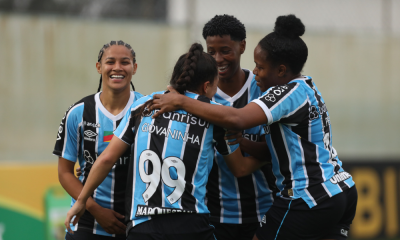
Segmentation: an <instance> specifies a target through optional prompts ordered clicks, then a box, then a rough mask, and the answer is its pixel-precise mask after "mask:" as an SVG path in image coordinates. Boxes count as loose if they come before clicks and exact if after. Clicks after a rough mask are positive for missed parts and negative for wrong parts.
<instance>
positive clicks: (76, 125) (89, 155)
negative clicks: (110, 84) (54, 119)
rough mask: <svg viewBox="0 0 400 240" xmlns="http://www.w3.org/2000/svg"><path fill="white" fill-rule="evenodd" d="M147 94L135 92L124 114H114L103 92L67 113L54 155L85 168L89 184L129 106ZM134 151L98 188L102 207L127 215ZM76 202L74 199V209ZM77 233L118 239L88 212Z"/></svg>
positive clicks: (81, 102)
mask: <svg viewBox="0 0 400 240" xmlns="http://www.w3.org/2000/svg"><path fill="white" fill-rule="evenodd" d="M142 96H143V95H142V94H140V93H138V92H131V95H130V98H129V101H128V103H127V105H126V107H125V108H124V110H123V111H122V112H120V113H119V114H118V115H116V116H114V115H112V114H111V113H110V112H109V111H107V109H106V108H105V107H104V106H103V104H102V103H101V101H100V93H97V94H94V95H90V96H87V97H85V98H83V99H82V100H80V101H79V102H77V103H75V104H73V105H72V106H71V107H70V108H69V109H68V110H67V112H66V113H65V115H64V117H63V119H62V121H61V124H60V127H59V131H58V134H57V141H56V144H55V147H54V151H53V154H54V155H57V156H59V157H62V158H65V159H67V160H69V161H72V162H76V161H77V160H78V162H79V166H80V167H81V169H82V175H81V176H80V177H79V180H80V181H81V182H82V184H85V182H86V179H87V176H88V174H89V172H90V169H91V168H92V166H93V164H94V162H95V161H96V158H97V156H99V155H100V154H101V153H102V152H103V151H104V149H105V148H106V147H107V146H108V143H109V141H110V140H111V138H112V136H113V135H112V134H113V131H114V130H115V129H116V128H117V126H118V124H119V123H120V122H121V120H122V118H123V117H124V116H125V114H126V112H127V111H128V110H129V109H130V108H129V107H130V106H131V105H132V104H133V103H134V102H135V101H136V100H137V99H139V98H141V97H142ZM129 156H130V149H128V150H127V151H126V152H125V153H124V154H123V156H121V158H120V159H119V160H118V162H117V163H116V164H115V166H114V167H113V168H112V170H111V171H110V172H109V173H108V175H107V177H106V179H105V180H104V181H103V182H102V183H101V184H100V185H99V186H98V187H97V188H96V190H95V191H94V193H93V195H92V197H93V199H94V200H95V201H96V202H97V203H98V204H99V205H100V206H102V207H104V208H108V209H113V210H114V211H116V212H118V213H120V214H122V215H124V214H125V189H126V178H127V174H128V171H127V164H128V162H129ZM74 203H75V200H74V199H72V203H71V206H72V205H73V204H74ZM72 229H73V230H74V231H77V230H78V229H79V230H83V231H90V232H93V234H98V235H104V236H114V235H112V234H109V233H107V232H105V231H104V229H103V228H102V227H101V226H100V225H99V224H98V223H97V221H96V220H95V219H94V218H93V216H92V215H91V214H90V213H89V212H88V211H86V212H85V214H84V215H83V216H82V217H81V219H80V220H79V222H78V224H77V225H76V226H74V227H73V228H72Z"/></svg>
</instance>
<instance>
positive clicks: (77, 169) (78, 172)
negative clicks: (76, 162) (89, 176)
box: [76, 167, 82, 177]
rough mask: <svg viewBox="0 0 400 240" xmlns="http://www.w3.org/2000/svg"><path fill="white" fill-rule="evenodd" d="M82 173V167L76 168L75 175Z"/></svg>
mask: <svg viewBox="0 0 400 240" xmlns="http://www.w3.org/2000/svg"><path fill="white" fill-rule="evenodd" d="M81 175H82V169H81V168H80V167H77V168H76V176H77V177H79V176H81Z"/></svg>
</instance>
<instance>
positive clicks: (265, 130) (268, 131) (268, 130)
mask: <svg viewBox="0 0 400 240" xmlns="http://www.w3.org/2000/svg"><path fill="white" fill-rule="evenodd" d="M263 128H264V132H265V134H267V135H268V134H271V128H270V127H269V125H265V126H264V127H263Z"/></svg>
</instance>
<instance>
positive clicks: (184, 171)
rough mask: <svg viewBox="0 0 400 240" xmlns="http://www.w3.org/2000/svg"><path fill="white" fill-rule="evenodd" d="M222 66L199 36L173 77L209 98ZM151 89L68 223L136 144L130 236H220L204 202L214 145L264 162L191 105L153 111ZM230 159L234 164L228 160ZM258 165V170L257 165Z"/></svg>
mask: <svg viewBox="0 0 400 240" xmlns="http://www.w3.org/2000/svg"><path fill="white" fill-rule="evenodd" d="M217 76H218V70H217V65H216V62H215V60H214V58H213V57H211V56H210V55H208V54H206V53H205V52H203V47H202V46H201V45H200V44H197V43H195V44H193V45H192V46H191V48H190V50H189V52H188V53H187V54H184V55H182V56H181V57H180V58H179V60H178V62H177V63H176V65H175V68H174V71H173V74H172V78H171V81H170V84H171V85H173V86H174V87H175V89H177V90H178V91H179V92H180V93H181V94H182V95H185V96H188V97H189V98H192V99H195V101H200V102H207V103H211V104H208V105H213V104H216V103H214V102H211V101H210V98H212V96H214V94H215V92H216V90H217V84H218V77H217ZM151 99H152V95H150V96H147V97H143V98H142V99H140V100H139V101H137V102H135V103H134V104H133V105H132V106H131V110H130V111H128V112H127V114H126V116H125V117H124V119H123V120H122V122H121V124H120V125H119V127H118V128H117V130H116V131H115V132H114V135H115V136H116V137H114V138H113V139H112V141H111V143H110V145H109V147H107V149H106V150H105V151H104V152H103V153H102V154H101V155H100V156H99V158H98V159H97V161H96V163H95V164H94V166H93V168H92V170H91V173H90V175H89V177H88V179H87V181H86V184H85V186H84V188H83V190H82V192H81V194H80V195H79V197H78V199H77V202H76V203H75V204H74V206H73V207H72V208H71V209H70V211H69V212H68V215H67V218H66V221H65V225H66V226H67V227H68V228H69V223H70V221H71V219H72V218H73V216H74V215H76V218H75V220H74V221H73V222H74V223H75V222H76V221H77V220H79V219H80V216H81V215H82V214H83V213H84V209H85V203H86V200H87V199H88V198H89V197H90V195H91V193H92V192H93V190H94V189H95V188H96V186H97V185H98V184H100V183H101V182H102V181H103V179H104V177H105V176H106V175H107V173H108V172H109V170H110V169H111V168H112V166H113V165H114V163H115V161H117V159H118V158H119V157H120V155H121V154H122V153H123V152H124V151H125V150H126V149H128V148H130V145H132V154H131V164H130V167H129V176H128V181H127V182H128V183H127V184H128V187H127V201H126V206H127V208H126V214H127V217H128V218H129V219H130V221H129V223H128V228H127V233H128V238H127V239H144V240H145V239H199V240H204V239H214V237H213V230H214V228H213V227H212V226H210V225H209V222H208V214H209V211H208V209H207V207H206V205H205V202H204V200H205V194H206V184H207V180H208V175H209V173H210V170H211V167H212V164H213V161H212V159H213V156H214V146H215V147H216V149H217V150H218V152H219V153H221V154H222V155H225V159H226V161H227V162H229V163H232V165H235V163H236V162H238V161H236V160H241V161H240V162H242V161H245V162H246V161H251V162H252V163H254V169H256V168H259V167H260V166H262V165H263V164H264V163H262V162H260V161H256V160H255V159H253V158H252V157H248V158H245V159H244V158H243V156H242V154H241V152H240V151H239V150H237V151H235V150H236V149H239V148H238V145H237V144H236V145H232V146H229V145H228V143H227V141H225V140H224V135H225V130H224V129H222V128H220V127H217V126H214V125H213V124H209V123H208V122H207V121H204V120H203V119H201V118H198V117H196V116H194V115H191V114H188V113H187V112H185V111H182V110H178V111H175V112H166V113H164V114H163V115H160V116H159V117H158V118H157V119H152V117H151V116H152V115H153V114H154V113H155V112H153V111H148V110H147V108H146V105H147V104H148V101H149V100H151ZM229 163H228V165H229ZM254 169H253V171H254Z"/></svg>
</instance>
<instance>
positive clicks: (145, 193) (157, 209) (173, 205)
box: [114, 92, 238, 228]
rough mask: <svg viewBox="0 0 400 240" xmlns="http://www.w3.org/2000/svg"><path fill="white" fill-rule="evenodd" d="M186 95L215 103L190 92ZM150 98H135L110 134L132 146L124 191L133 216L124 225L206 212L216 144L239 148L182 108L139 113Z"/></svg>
mask: <svg viewBox="0 0 400 240" xmlns="http://www.w3.org/2000/svg"><path fill="white" fill-rule="evenodd" d="M159 93H160V94H162V93H163V92H159ZM185 95H186V96H188V97H190V98H193V99H197V100H199V101H204V102H209V103H211V104H216V103H214V102H212V101H210V100H209V99H208V98H206V97H204V96H199V95H197V94H194V93H190V92H186V93H185ZM152 96H153V95H149V96H146V97H143V98H142V99H140V100H139V101H137V102H135V103H134V104H133V105H132V106H131V110H130V111H129V112H127V114H126V116H125V117H124V119H123V120H122V122H121V124H120V126H119V127H118V128H117V130H116V131H115V132H114V134H115V136H117V137H118V138H120V139H121V140H122V141H124V142H125V143H127V144H130V145H132V144H133V146H132V154H131V164H130V167H129V175H128V183H127V184H128V188H127V193H126V194H127V196H126V197H127V199H126V204H127V205H126V210H127V212H126V214H127V215H126V216H128V217H129V219H130V220H131V221H130V223H129V224H128V228H130V227H133V226H136V225H137V224H139V223H142V222H145V221H147V220H150V219H151V216H153V215H158V214H168V213H176V212H180V213H181V212H184V213H204V214H208V213H209V211H208V209H207V207H206V205H205V202H204V201H205V195H206V184H207V181H208V175H209V173H210V170H211V167H212V163H213V161H212V159H213V157H214V147H215V148H216V149H217V150H218V151H219V152H220V153H221V154H222V155H228V154H230V153H232V152H233V151H235V150H236V149H237V148H238V145H237V144H236V145H233V146H229V145H228V144H227V141H226V140H224V136H225V130H224V129H223V128H221V127H218V126H215V125H213V124H210V123H209V122H207V121H205V120H203V119H200V118H197V117H196V116H193V115H192V114H189V113H187V112H185V111H183V110H178V111H174V112H168V113H164V114H162V115H160V116H158V117H157V118H155V119H153V118H152V117H151V116H152V115H153V113H154V112H150V113H147V112H144V113H142V114H141V109H142V107H143V104H145V103H146V101H148V100H150V99H152Z"/></svg>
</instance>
